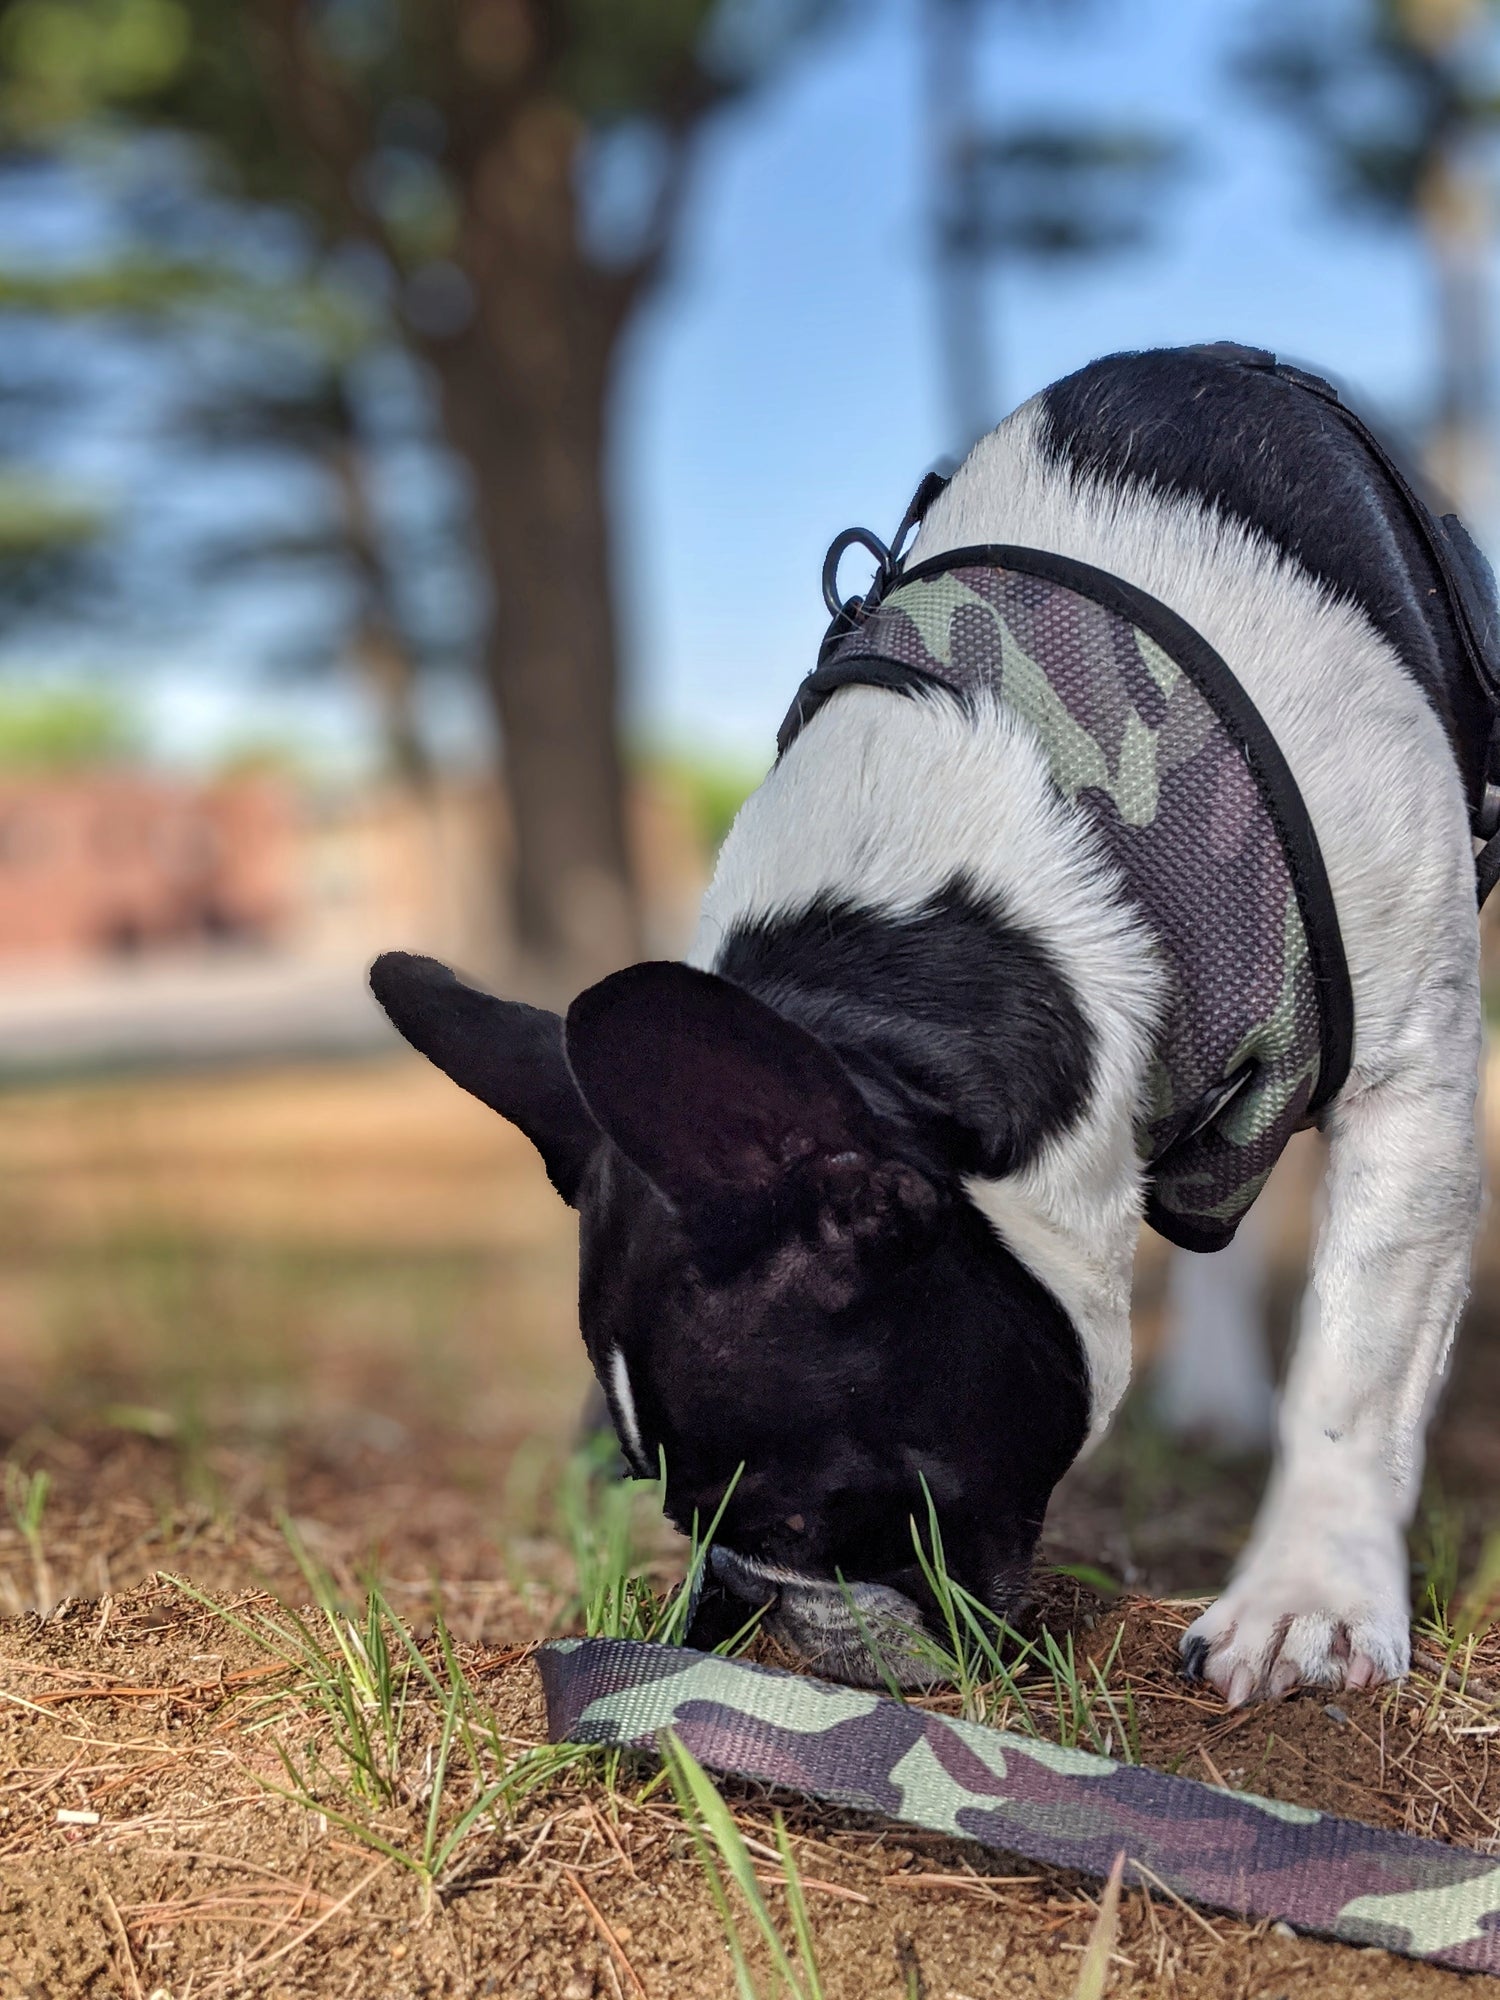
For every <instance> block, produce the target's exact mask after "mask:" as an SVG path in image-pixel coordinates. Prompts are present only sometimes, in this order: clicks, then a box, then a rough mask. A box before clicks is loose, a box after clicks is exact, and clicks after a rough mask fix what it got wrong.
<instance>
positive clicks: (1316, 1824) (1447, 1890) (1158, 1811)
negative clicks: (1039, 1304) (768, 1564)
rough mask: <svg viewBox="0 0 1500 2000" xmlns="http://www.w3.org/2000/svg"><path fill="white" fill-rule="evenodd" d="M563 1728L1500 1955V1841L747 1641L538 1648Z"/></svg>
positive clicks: (1224, 1892) (1313, 1920)
mask: <svg viewBox="0 0 1500 2000" xmlns="http://www.w3.org/2000/svg"><path fill="white" fill-rule="evenodd" d="M537 1657H538V1664H539V1665H540V1667H541V1673H542V1683H543V1687H544V1688H545V1691H546V1696H547V1725H548V1732H549V1734H550V1736H551V1738H552V1740H553V1741H554V1742H572V1743H602V1744H613V1745H620V1746H624V1747H627V1748H634V1749H641V1750H650V1749H654V1748H655V1746H656V1743H657V1739H658V1736H659V1734H660V1732H661V1731H662V1730H664V1729H671V1730H674V1731H675V1732H676V1734H677V1735H678V1737H679V1738H680V1739H681V1741H682V1742H683V1743H684V1744H686V1746H687V1748H688V1749H689V1750H690V1751H691V1752H692V1753H693V1755H694V1756H695V1757H696V1758H697V1759H698V1760H699V1762H700V1763H703V1764H705V1765H707V1766H708V1767H709V1768H710V1769H712V1770H716V1771H722V1772H725V1773H728V1774H730V1775H732V1776H735V1777H740V1778H749V1779H753V1780H755V1781H757V1782H759V1783H762V1784H768V1785H781V1786H785V1787H786V1788H787V1789H788V1790H790V1791H794V1792H800V1793H802V1794H804V1795H805V1796H807V1797H810V1798H814V1799H822V1800H826V1801H828V1802H829V1803H830V1804H834V1805H839V1806H845V1807H849V1808H852V1809H854V1810H856V1811H859V1812H874V1813H882V1814H884V1815H885V1816H886V1817H887V1818H889V1819H894V1820H898V1821H900V1822H902V1823H903V1824H905V1825H908V1826H919V1827H926V1828H929V1829H931V1830H933V1831H935V1832H939V1833H947V1834H952V1835H953V1836H955V1837H956V1838H959V1839H964V1840H973V1841H977V1842H978V1844H979V1845H980V1846H982V1847H987V1848H998V1849H1000V1850H1002V1851H1004V1852H1006V1853H1009V1854H1020V1855H1024V1856H1025V1857H1026V1858H1027V1859H1029V1860H1032V1861H1042V1862H1047V1863H1050V1864H1051V1865H1052V1866H1054V1867H1059V1868H1076V1869H1079V1870H1081V1871H1082V1872H1083V1873H1085V1874H1088V1875H1105V1874H1107V1873H1108V1872H1109V1869H1110V1867H1111V1865H1112V1864H1113V1861H1114V1858H1115V1856H1116V1855H1117V1854H1118V1853H1119V1852H1120V1851H1121V1850H1122V1849H1123V1850H1124V1852H1125V1855H1126V1869H1125V1879H1126V1881H1127V1882H1131V1883H1145V1884H1147V1885H1148V1886H1157V1887H1164V1888H1165V1889H1167V1890H1168V1891H1169V1892H1170V1893H1172V1894H1173V1895H1176V1896H1181V1897H1184V1898H1186V1899H1188V1900H1189V1901H1192V1902H1195V1903H1201V1904H1203V1905H1205V1906H1206V1907H1207V1908H1210V1909H1216V1910H1225V1911H1228V1912H1229V1913H1230V1914H1231V1915H1233V1916H1236V1917H1240V1918H1244V1919H1247V1920H1251V1921H1254V1920H1258V1919H1263V1918H1271V1919H1276V1920H1279V1921H1282V1922H1284V1923H1288V1924H1291V1925H1292V1926H1294V1927H1295V1928H1296V1929H1298V1930H1302V1931H1310V1932H1314V1933H1317V1934H1319V1935H1321V1936H1324V1937H1330V1938H1335V1939H1338V1940H1339V1941H1340V1942H1342V1943H1345V1944H1353V1945H1367V1946H1368V1945H1376V1946H1380V1947H1382V1948H1383V1949H1384V1950H1386V1951H1396V1952H1402V1953H1404V1954H1405V1955H1406V1956H1408V1957H1410V1958H1421V1959H1426V1960H1428V1961H1430V1962H1431V1963H1433V1964H1436V1965H1445V1966H1452V1967H1455V1968H1457V1969H1460V1970H1462V1971H1465V1972H1488V1973H1491V1974H1500V1860H1497V1859H1496V1858H1495V1856H1493V1855H1488V1854H1476V1853H1473V1852H1471V1851H1469V1850H1467V1849H1465V1848H1461V1847H1447V1846H1445V1845H1443V1843H1442V1842H1440V1841H1436V1840H1420V1839H1416V1838H1414V1837H1413V1836H1412V1835H1410V1834H1404V1833H1387V1832H1384V1831H1382V1830H1381V1829H1379V1828H1377V1827H1370V1826H1361V1825H1359V1824H1357V1823H1356V1822H1355V1821H1353V1820H1343V1819H1334V1818H1331V1817H1330V1816H1329V1815H1328V1814H1326V1813H1320V1812H1314V1811H1312V1810H1311V1809H1310V1808H1308V1807H1306V1806H1293V1805H1284V1804H1281V1803H1279V1802H1278V1801H1277V1800H1274V1799H1263V1798H1257V1797H1255V1796H1254V1795H1253V1794H1251V1793H1249V1792H1232V1791H1219V1790H1216V1789H1215V1788H1214V1787H1212V1786H1210V1785H1204V1784H1199V1783H1198V1782H1197V1781H1196V1780H1194V1779H1191V1778H1173V1777H1168V1776H1167V1775H1166V1774H1165V1773H1164V1772H1161V1771H1151V1770H1146V1769H1143V1768H1142V1767H1140V1766H1132V1765H1128V1764H1116V1763H1114V1762H1112V1761H1111V1760H1110V1759H1109V1758H1107V1757H1099V1756H1095V1755H1094V1754H1093V1753H1092V1752H1089V1751H1084V1750H1069V1749H1064V1748H1062V1747H1060V1746H1059V1745H1057V1744H1054V1743H1045V1742H1041V1741H1039V1740H1037V1739H1036V1738H1034V1737H1029V1736H1018V1735H1014V1734H1012V1733H1010V1732H1008V1731H1003V1730H995V1729H986V1728H982V1727H981V1726H979V1725H978V1724H976V1723H970V1722H955V1721H953V1720H951V1719H950V1718H949V1717H947V1716H942V1715H932V1714H929V1713H928V1712H926V1711H925V1710H923V1709H920V1708H914V1707H910V1706H908V1705H907V1704H906V1703H905V1702H900V1701H893V1700H892V1699H891V1698H890V1697H889V1696H887V1695H879V1694H872V1693H869V1692H868V1691H866V1690H864V1689H859V1688H844V1687H831V1686H829V1685H828V1683H827V1682H824V1681H815V1680H807V1679H804V1678H803V1677H802V1676H801V1675H798V1674H786V1673H778V1672H775V1671H773V1670H771V1669H769V1668H765V1667H754V1666H750V1665H748V1664H746V1663H745V1662H744V1661H741V1660H726V1659H720V1658H718V1657H716V1656H714V1655H712V1654H707V1653H694V1652H688V1651H684V1650H680V1649H678V1648H676V1647H670V1646H648V1645H641V1644H637V1643H633V1642H631V1641H628V1640H616V1639H589V1640H577V1639H573V1640H568V1639H565V1640H561V1641H558V1642H555V1643H554V1644H552V1645H550V1646H544V1647H543V1648H542V1649H541V1652H540V1653H539V1654H538V1656H537Z"/></svg>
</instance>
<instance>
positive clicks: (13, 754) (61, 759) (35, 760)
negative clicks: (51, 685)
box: [0, 688, 137, 772]
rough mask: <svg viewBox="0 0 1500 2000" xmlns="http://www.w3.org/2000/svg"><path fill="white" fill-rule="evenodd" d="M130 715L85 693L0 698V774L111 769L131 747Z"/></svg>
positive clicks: (112, 701)
mask: <svg viewBox="0 0 1500 2000" xmlns="http://www.w3.org/2000/svg"><path fill="white" fill-rule="evenodd" d="M136 743H137V732H136V729H135V726H134V723H133V721H132V719H131V716H130V714H129V711H128V710H127V709H126V708H125V707H124V705H123V704H122V703H121V702H120V701H119V700H118V699H117V698H115V697H114V696H112V695H109V694H105V693H96V692H94V691H93V690H90V689H86V688H66V689H65V688H55V689H26V690H21V689H7V690H5V691H3V692H0V771H41V772H57V771H74V770H79V769H86V768H88V767H89V766H91V765H97V764H106V763H111V762H113V761H115V760H117V759H119V758H121V757H124V756H127V755H128V754H129V753H130V752H131V751H132V750H133V749H134V748H135V746H136Z"/></svg>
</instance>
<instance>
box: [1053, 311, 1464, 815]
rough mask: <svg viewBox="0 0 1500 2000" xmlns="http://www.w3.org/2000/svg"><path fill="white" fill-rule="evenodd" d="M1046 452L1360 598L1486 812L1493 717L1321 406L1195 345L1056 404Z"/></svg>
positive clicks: (1087, 378) (1411, 549)
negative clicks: (1249, 541) (1186, 504)
mask: <svg viewBox="0 0 1500 2000" xmlns="http://www.w3.org/2000/svg"><path fill="white" fill-rule="evenodd" d="M1042 406H1043V410H1044V412H1045V416H1044V427H1043V432H1042V437H1043V442H1044V445H1045V446H1046V448H1047V449H1048V450H1049V451H1050V452H1051V453H1052V454H1053V456H1054V457H1055V458H1056V459H1057V460H1059V461H1061V462H1063V463H1065V464H1067V465H1069V466H1071V467H1072V468H1073V469H1074V470H1075V471H1076V472H1079V473H1082V474H1085V475H1092V476H1097V477H1100V478H1102V479H1104V480H1106V481H1109V482H1112V483H1115V484H1119V483H1121V482H1128V481H1135V482H1138V483H1140V484H1144V485H1152V486H1157V487H1160V488H1161V489H1162V490H1163V491H1164V492H1167V493H1175V494H1184V495H1188V496H1190V497H1191V498H1193V499H1196V500H1200V501H1203V502H1205V503H1207V504H1208V505H1210V506H1212V507H1215V508H1217V509H1219V510H1220V511H1222V512H1223V513H1225V514H1228V515H1231V516H1233V517H1234V518H1236V519H1238V520H1241V521H1243V522H1245V523H1246V524H1247V525H1248V526H1250V527H1252V528H1254V529H1255V530H1256V531H1257V532H1258V533H1259V534H1261V535H1263V536H1264V537H1265V538H1266V540H1267V541H1269V542H1271V543H1272V544H1273V545H1274V546H1275V547H1276V548H1278V549H1280V550H1281V551H1282V553H1283V554H1285V555H1288V556H1290V557H1292V558H1293V559H1294V560H1295V561H1296V562H1298V563H1300V564H1301V566H1302V568H1303V569H1305V570H1307V571H1308V572H1309V573H1310V574H1311V575H1312V576H1314V577H1316V578H1317V579H1318V581H1319V582H1321V583H1324V584H1327V585H1328V586H1329V587H1330V588H1331V589H1333V590H1334V591H1336V592H1337V593H1338V594H1339V595H1340V596H1343V597H1346V598H1350V599H1352V600H1353V601H1354V603H1356V604H1357V605H1358V606H1359V607H1360V608H1361V610H1363V612H1364V613H1365V615H1366V617H1368V618H1369V620H1370V622H1371V624H1372V625H1373V626H1374V627H1375V629H1376V631H1378V632H1379V633H1380V634H1381V636H1382V637H1383V638H1384V639H1386V640H1387V641H1388V643H1389V644H1390V645H1391V646H1392V648H1393V649H1394V650H1395V652H1396V653H1397V654H1398V656H1399V657H1400V659H1401V661H1402V663H1403V665H1404V666H1405V667H1406V668H1407V670H1408V672H1409V673H1410V674H1411V675H1412V677H1413V679H1414V680H1415V681H1416V682H1417V684H1418V685H1419V686H1420V687H1421V689H1422V691H1423V693H1424V694H1425V695H1426V696H1427V699H1428V700H1429V701H1430V702H1431V704H1432V706H1433V708H1434V710H1435V711H1436V712H1437V714H1438V716H1439V717H1440V719H1441V721H1442V723H1443V726H1444V728H1445V729H1446V731H1447V733H1448V739H1449V741H1450V743H1451V744H1452V746H1453V754H1454V756H1455V757H1456V759H1457V760H1458V766H1459V769H1460V771H1461V772H1462V774H1463V780H1464V784H1465V787H1466V789H1467V791H1468V793H1469V796H1470V799H1471V801H1472V800H1473V799H1475V798H1477V796H1478V794H1479V791H1480V790H1481V789H1482V787H1483V782H1484V776H1483V774H1484V764H1485V757H1486V752H1487V748H1488V742H1489V728H1490V717H1489V711H1488V707H1487V705H1486V703H1485V701H1484V699H1483V696H1482V695H1481V693H1480V691H1479V689H1478V688H1477V687H1476V685H1475V683H1474V678H1473V675H1472V674H1471V672H1470V670H1469V667H1468V664H1467V661H1466V660H1465V657H1464V654H1463V649H1462V646H1461V643H1460V641H1459V637H1458V634H1457V632H1456V630H1455V628H1454V623H1453V619H1452V615H1451V613H1450V612H1449V610H1448V608H1447V597H1446V591H1445V588H1444V585H1443V581H1442V578H1441V576H1440V575H1439V573H1438V571H1437V569H1436V567H1435V566H1434V564H1433V561H1432V558H1431V556H1430V554H1429V553H1428V551H1427V548H1426V546H1425V544H1424V543H1423V542H1422V540H1421V538H1420V537H1419V536H1418V534H1417V533H1416V531H1415V529H1414V527H1413V526H1412V523H1411V520H1410V517H1409V516H1408V514H1407V511H1406V508H1405V505H1404V504H1403V502H1402V501H1401V498H1400V496H1399V494H1398V493H1397V492H1396V490H1395V488H1394V487H1393V486H1392V485H1391V483H1390V481H1389V480H1388V479H1387V478H1386V477H1385V475H1384V474H1383V473H1382V472H1381V471H1380V469H1379V467H1378V466H1377V465H1376V464H1375V463H1374V462H1373V460H1372V459H1371V457H1370V455H1369V453H1368V452H1367V451H1365V450H1364V449H1363V448H1362V446H1361V445H1360V444H1359V442H1358V440H1357V439H1356V438H1355V437H1354V436H1353V434H1352V433H1351V432H1350V431H1349V430H1347V429H1346V428H1345V426H1344V424H1343V423H1342V422H1341V421H1340V419H1339V417H1338V415H1337V413H1336V412H1335V411H1333V410H1332V409H1330V408H1328V407H1327V406H1326V405H1325V404H1324V403H1322V402H1321V401H1320V400H1319V399H1318V398H1317V397H1316V396H1313V395H1310V394H1309V393H1308V392H1307V391H1306V390H1303V389H1299V388H1297V387H1296V385H1295V384H1293V383H1290V382H1287V381H1284V380H1282V379H1281V378H1279V377H1278V376H1275V375H1272V374H1270V373H1268V372H1267V371H1265V370H1261V369H1256V368H1252V367H1247V366H1245V365H1243V364H1239V363H1235V362H1232V361H1229V360H1227V359H1225V358H1223V357H1217V356H1214V355H1211V354H1204V353H1201V352H1197V351H1195V350H1193V349H1191V348H1186V349H1184V348H1161V349H1157V350H1153V351H1150V352H1147V353H1142V354H1114V355H1109V356H1108V357H1106V358H1105V359H1104V360H1102V361H1094V362H1091V363H1090V364H1089V365H1088V367H1086V368H1080V369H1079V371H1078V372H1077V374H1076V375H1069V376H1067V377H1066V378H1065V379H1064V380H1063V381H1061V382H1057V383H1054V385H1053V386H1052V387H1051V388H1050V389H1048V390H1047V391H1045V393H1044V395H1043V397H1042Z"/></svg>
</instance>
